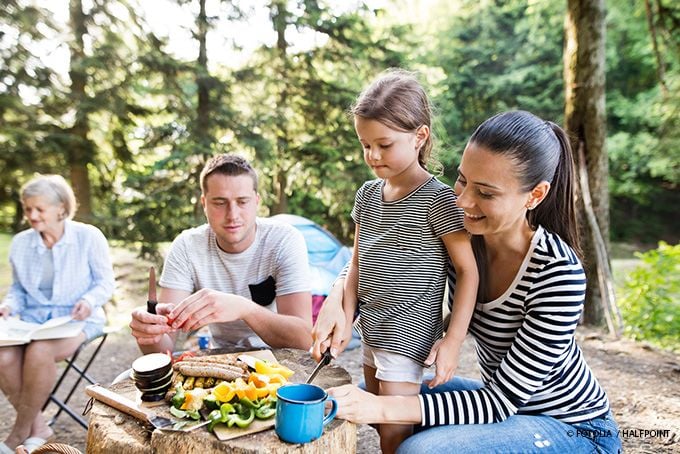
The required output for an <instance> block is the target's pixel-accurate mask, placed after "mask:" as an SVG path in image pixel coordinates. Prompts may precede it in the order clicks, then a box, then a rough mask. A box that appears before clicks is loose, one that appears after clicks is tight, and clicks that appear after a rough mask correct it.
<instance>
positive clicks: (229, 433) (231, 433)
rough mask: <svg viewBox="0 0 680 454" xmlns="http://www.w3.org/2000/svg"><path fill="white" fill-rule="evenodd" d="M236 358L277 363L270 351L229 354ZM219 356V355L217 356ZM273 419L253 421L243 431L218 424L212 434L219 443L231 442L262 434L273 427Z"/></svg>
mask: <svg viewBox="0 0 680 454" xmlns="http://www.w3.org/2000/svg"><path fill="white" fill-rule="evenodd" d="M232 355H235V356H238V355H250V356H254V357H255V358H260V359H264V360H266V361H269V362H274V363H276V362H278V361H276V358H275V357H274V353H272V351H271V350H258V351H254V352H244V353H238V354H229V356H232ZM218 356H221V355H218ZM274 419H275V417H272V418H270V419H265V420H262V419H255V420H254V421H253V422H252V423H251V424H250V425H249V426H248V427H246V428H245V429H241V428H240V427H227V426H226V425H225V424H218V425H216V426H215V427H214V429H213V430H214V433H215V436H216V437H217V438H218V439H220V440H221V441H224V440H231V439H234V438H238V437H242V436H244V435H248V434H254V433H257V432H262V431H263V430H268V429H271V428H272V427H274Z"/></svg>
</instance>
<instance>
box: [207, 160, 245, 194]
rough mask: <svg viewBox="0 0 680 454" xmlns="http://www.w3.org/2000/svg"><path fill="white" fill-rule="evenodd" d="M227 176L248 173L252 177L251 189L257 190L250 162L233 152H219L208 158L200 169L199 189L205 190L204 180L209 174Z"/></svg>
mask: <svg viewBox="0 0 680 454" xmlns="http://www.w3.org/2000/svg"><path fill="white" fill-rule="evenodd" d="M213 174H220V175H227V176H238V175H250V178H252V179H253V189H254V190H255V192H257V173H256V172H255V169H253V168H252V166H251V165H250V163H249V162H248V161H247V160H246V159H245V158H243V157H241V156H238V155H234V154H220V155H217V156H213V157H212V158H210V160H209V161H208V162H206V163H205V167H203V170H202V171H201V177H200V181H201V190H202V191H203V193H204V194H205V193H206V192H207V188H206V180H207V179H208V177H209V176H210V175H213Z"/></svg>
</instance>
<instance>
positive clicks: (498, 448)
mask: <svg viewBox="0 0 680 454" xmlns="http://www.w3.org/2000/svg"><path fill="white" fill-rule="evenodd" d="M482 386H483V384H482V382H480V381H478V380H470V379H465V378H458V377H456V378H454V379H452V380H451V381H449V382H447V383H445V384H443V385H440V386H437V387H436V388H434V389H428V388H427V387H426V386H425V385H423V387H422V389H421V393H423V394H425V393H436V392H443V391H460V390H473V389H479V388H481V387H482ZM449 452H450V453H454V452H455V453H485V454H486V453H499V454H500V453H502V454H510V453H540V454H549V453H550V454H552V453H557V454H565V453H569V454H572V453H584V454H585V453H588V454H591V453H607V454H608V453H620V452H621V440H620V438H619V435H618V426H617V425H616V422H615V421H614V419H613V418H612V415H611V412H609V413H607V414H606V415H605V416H603V417H600V418H595V419H592V420H590V421H587V422H585V423H578V424H567V423H564V422H561V421H559V420H557V419H555V418H552V417H550V416H541V415H514V416H511V417H509V418H508V419H506V420H505V421H503V422H500V423H495V424H461V425H448V426H438V427H430V428H423V427H416V428H415V434H414V435H412V436H410V437H409V438H407V439H406V440H405V441H404V442H403V443H402V444H401V446H399V449H398V450H397V453H398V454H407V453H413V454H427V453H433V454H434V453H436V454H440V453H449Z"/></svg>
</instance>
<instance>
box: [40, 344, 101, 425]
mask: <svg viewBox="0 0 680 454" xmlns="http://www.w3.org/2000/svg"><path fill="white" fill-rule="evenodd" d="M108 335H109V331H107V330H105V331H104V333H102V334H101V335H100V336H98V337H95V338H94V339H90V340H87V341H85V342H83V343H82V344H80V347H78V349H77V350H76V351H75V353H73V355H72V356H71V357H70V358H67V359H66V367H65V368H64V371H63V372H62V373H61V376H60V377H59V379H58V380H57V383H56V384H55V385H54V388H52V392H51V393H50V397H49V398H48V399H47V401H46V402H45V405H43V408H42V411H45V409H46V408H47V406H48V405H49V404H50V402H52V403H54V404H55V405H57V406H58V407H59V410H58V411H57V413H56V414H55V415H54V416H53V417H52V419H50V421H49V422H48V424H49V425H50V426H51V425H52V424H54V423H55V421H56V420H57V418H58V417H59V415H61V412H62V411H65V412H66V413H68V415H69V416H71V418H73V419H74V420H75V421H76V422H77V423H78V424H80V425H81V426H82V427H83V428H85V429H87V421H85V420H84V419H83V418H82V417H81V416H80V412H76V411H74V410H73V409H72V408H71V407H69V406H68V402H69V400H71V396H73V393H74V392H75V390H76V388H77V387H78V385H79V384H80V382H81V381H82V379H83V378H84V379H85V380H87V381H88V382H90V384H95V383H96V381H95V380H94V379H93V378H92V377H91V376H90V375H89V374H88V373H87V370H88V369H89V368H90V366H91V365H92V362H93V361H94V360H95V358H96V357H97V354H98V353H99V350H101V348H102V345H104V341H105V340H106V338H107V337H108ZM89 344H92V348H94V350H93V351H92V353H91V354H90V356H89V357H87V356H86V355H83V358H81V359H84V361H85V364H84V365H82V366H79V365H78V364H77V363H76V360H77V359H78V357H79V356H80V354H81V353H82V352H83V351H85V350H90V348H88V347H89ZM71 370H73V371H74V373H75V374H76V377H77V379H76V380H75V382H74V383H73V385H72V386H71V388H70V389H69V390H68V392H67V394H66V397H65V398H64V399H63V400H62V399H61V398H60V397H59V396H58V395H57V393H58V392H59V391H60V387H61V385H62V383H63V382H64V378H66V375H68V374H69V372H70V371H71ZM64 386H65V388H66V389H68V384H66V383H64ZM60 394H61V393H60Z"/></svg>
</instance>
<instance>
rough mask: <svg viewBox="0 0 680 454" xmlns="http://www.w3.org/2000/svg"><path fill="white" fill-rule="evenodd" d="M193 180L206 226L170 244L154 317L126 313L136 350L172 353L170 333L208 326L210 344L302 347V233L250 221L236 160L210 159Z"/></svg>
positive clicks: (242, 170) (253, 210) (305, 299)
mask: <svg viewBox="0 0 680 454" xmlns="http://www.w3.org/2000/svg"><path fill="white" fill-rule="evenodd" d="M200 179H201V190H202V194H201V205H202V206H203V211H204V212H205V216H206V218H207V220H208V223H207V224H204V225H202V226H200V227H196V228H193V229H189V230H185V231H184V232H182V233H181V234H180V235H179V236H178V237H177V238H176V239H175V241H174V242H173V243H172V246H171V248H170V251H169V253H168V256H167V258H166V260H165V265H164V267H163V273H162V275H161V279H160V286H161V292H160V296H159V304H158V306H157V307H156V312H157V314H150V313H148V312H147V311H146V309H144V308H138V309H136V310H134V311H133V313H132V321H131V322H130V329H131V330H132V335H133V336H134V337H135V338H136V339H137V344H138V345H139V347H140V349H141V350H142V351H143V352H144V353H151V352H159V351H161V352H163V351H168V350H170V351H172V350H173V347H174V342H175V337H176V333H177V331H178V330H183V331H192V330H196V329H198V328H200V327H203V326H206V325H209V326H210V331H211V333H212V337H213V343H214V344H215V345H216V346H218V347H254V348H258V347H263V346H265V345H268V346H270V347H293V348H300V349H305V350H307V349H308V348H309V347H310V345H311V343H312V338H311V324H312V323H311V320H312V311H311V293H310V286H309V282H310V279H309V265H308V262H307V248H306V246H305V241H304V238H303V237H302V234H300V232H298V231H297V230H296V229H295V228H294V227H292V226H289V225H285V224H278V223H274V222H271V221H269V220H267V219H263V218H258V217H257V207H258V205H259V202H260V197H259V195H258V192H257V174H256V173H255V171H254V170H253V168H252V167H251V166H250V164H249V163H248V162H247V161H246V160H244V159H243V158H241V157H238V156H234V155H226V154H223V155H219V156H215V157H214V158H212V159H211V160H210V161H208V163H207V164H206V165H205V168H204V169H203V171H202V172H201V177H200Z"/></svg>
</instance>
